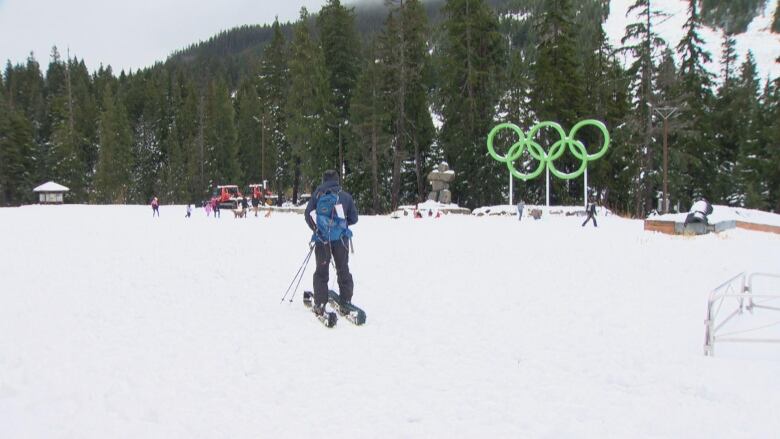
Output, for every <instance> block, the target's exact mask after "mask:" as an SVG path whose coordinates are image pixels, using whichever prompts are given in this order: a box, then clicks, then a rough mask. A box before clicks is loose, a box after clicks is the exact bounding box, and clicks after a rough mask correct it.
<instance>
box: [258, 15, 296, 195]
mask: <svg viewBox="0 0 780 439" xmlns="http://www.w3.org/2000/svg"><path fill="white" fill-rule="evenodd" d="M259 79H260V81H259V86H258V90H259V91H258V95H259V97H260V100H261V102H262V113H261V116H260V121H261V125H262V129H263V134H264V137H263V138H262V139H261V141H262V142H263V143H264V145H263V146H264V148H263V149H264V150H265V154H264V156H265V157H267V158H266V159H265V160H263V161H264V162H265V167H264V168H263V170H262V172H261V177H263V178H264V179H268V180H270V181H271V182H272V183H273V187H274V188H275V189H276V192H277V193H279V194H281V193H282V191H283V190H284V189H285V188H288V187H290V186H291V185H292V178H291V172H290V170H291V169H292V167H293V165H292V148H291V146H290V143H289V142H288V140H287V123H288V117H287V99H288V93H289V82H288V81H289V68H288V66H287V50H286V48H285V40H284V35H282V31H281V27H280V25H279V21H278V20H276V21H274V24H273V38H272V39H271V42H270V43H269V44H268V46H266V48H265V51H264V52H263V59H262V62H261V66H260V78H259Z"/></svg>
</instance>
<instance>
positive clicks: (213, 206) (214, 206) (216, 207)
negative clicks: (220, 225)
mask: <svg viewBox="0 0 780 439" xmlns="http://www.w3.org/2000/svg"><path fill="white" fill-rule="evenodd" d="M211 209H212V210H213V211H214V218H219V200H218V199H217V198H216V197H214V198H212V199H211Z"/></svg>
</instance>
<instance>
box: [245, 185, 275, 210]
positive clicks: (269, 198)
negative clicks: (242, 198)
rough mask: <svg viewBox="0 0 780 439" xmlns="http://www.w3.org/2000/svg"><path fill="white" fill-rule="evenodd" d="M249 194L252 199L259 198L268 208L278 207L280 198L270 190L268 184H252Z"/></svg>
mask: <svg viewBox="0 0 780 439" xmlns="http://www.w3.org/2000/svg"><path fill="white" fill-rule="evenodd" d="M247 193H249V194H250V196H251V197H252V198H255V197H257V198H259V199H260V202H261V203H262V204H265V205H268V206H274V205H276V199H277V198H278V197H277V196H276V195H274V193H273V192H271V190H270V189H268V185H267V183H266V182H264V183H262V184H261V183H257V184H250V185H249V189H248V190H247Z"/></svg>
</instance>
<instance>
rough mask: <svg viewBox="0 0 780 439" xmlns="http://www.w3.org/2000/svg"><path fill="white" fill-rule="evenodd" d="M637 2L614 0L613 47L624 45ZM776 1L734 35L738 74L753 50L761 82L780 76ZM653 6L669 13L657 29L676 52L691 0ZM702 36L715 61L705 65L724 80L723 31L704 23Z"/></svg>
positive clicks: (666, 0) (609, 27)
mask: <svg viewBox="0 0 780 439" xmlns="http://www.w3.org/2000/svg"><path fill="white" fill-rule="evenodd" d="M634 2H635V0H611V2H610V14H609V17H608V19H607V22H606V23H605V25H604V31H605V32H606V34H607V36H608V37H609V41H610V43H611V44H612V45H613V46H614V47H620V46H622V44H621V42H620V40H621V38H623V36H624V35H625V33H626V25H627V24H629V23H633V22H636V21H637V18H636V15H635V13H632V14H631V15H629V16H628V17H627V16H626V13H627V12H628V8H629V7H630V6H631V5H632V4H633V3H634ZM777 2H778V0H769V1H767V2H766V5H765V7H764V9H763V12H762V13H761V14H759V16H758V17H756V18H755V19H754V20H753V22H752V23H750V25H749V26H748V29H747V32H745V33H743V34H739V35H735V36H734V39H735V40H736V43H737V44H736V51H737V55H738V57H739V58H738V65H737V66H736V68H735V70H734V71H735V74H737V75H739V66H740V65H741V64H742V63H743V62H744V61H745V57H746V56H747V53H748V50H751V51H753V56H754V57H755V59H756V64H757V67H758V71H759V76H760V77H759V79H760V80H761V82H762V84H765V83H766V79H767V76H769V78H770V80H771V79H774V78H777V77H778V76H780V64H778V63H776V62H775V59H777V57H778V56H780V35H779V34H774V33H772V32H771V31H770V28H771V26H772V19H773V18H774V16H773V14H774V11H775V8H777ZM653 7H654V8H657V9H658V10H660V11H661V12H664V13H666V14H668V15H669V16H668V17H666V18H663V19H659V20H658V22H657V23H656V32H657V33H658V34H659V35H661V36H662V37H663V38H664V39H665V40H666V43H667V44H668V45H669V47H671V48H672V50H674V51H675V53H676V47H677V44H678V43H679V42H680V40H681V39H682V37H683V35H684V32H685V30H684V28H683V26H684V25H685V21H686V20H687V19H688V0H658V1H655V2H653ZM701 37H702V39H703V40H704V42H705V49H706V50H707V51H709V52H710V55H711V56H712V62H711V63H709V64H707V65H706V68H707V69H708V70H709V71H710V72H712V73H713V74H715V75H716V79H717V82H718V83H721V82H722V81H723V78H722V77H720V76H721V69H722V66H721V61H720V58H721V52H722V47H721V44H722V42H723V40H722V39H723V32H722V31H720V30H717V29H713V28H710V27H706V26H705V27H704V28H703V29H702V31H701ZM624 62H625V64H626V65H628V64H629V63H630V62H632V60H631V59H630V58H628V57H627V58H626V59H625V60H624ZM679 62H680V57H679V55H677V64H678V66H679Z"/></svg>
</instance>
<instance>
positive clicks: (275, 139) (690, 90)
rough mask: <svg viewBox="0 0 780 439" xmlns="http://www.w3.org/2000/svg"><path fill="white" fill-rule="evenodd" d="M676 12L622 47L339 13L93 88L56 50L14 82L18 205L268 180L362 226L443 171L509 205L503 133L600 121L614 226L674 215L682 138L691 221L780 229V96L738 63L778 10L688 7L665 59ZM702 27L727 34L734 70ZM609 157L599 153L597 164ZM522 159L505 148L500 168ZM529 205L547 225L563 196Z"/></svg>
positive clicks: (578, 185)
mask: <svg viewBox="0 0 780 439" xmlns="http://www.w3.org/2000/svg"><path fill="white" fill-rule="evenodd" d="M657 1H659V0H636V1H635V2H634V3H633V4H632V6H631V15H630V17H633V18H631V19H629V22H628V24H627V26H626V29H625V35H624V37H623V39H622V42H621V45H620V46H619V47H613V46H612V45H610V44H609V42H608V40H607V38H606V35H605V32H604V29H603V24H604V22H605V20H606V19H607V16H608V14H609V0H446V1H445V0H434V1H419V0H385V1H384V3H383V4H374V5H360V4H358V5H357V6H350V5H345V4H343V3H342V2H341V1H339V0H328V1H327V2H326V3H325V5H324V6H323V7H322V8H321V9H320V10H319V11H316V12H314V11H307V10H306V9H305V8H303V9H301V11H300V16H299V18H298V20H297V21H295V22H292V23H280V22H278V21H277V22H274V23H271V24H257V25H247V26H242V27H239V28H235V29H231V30H229V31H225V32H222V33H220V34H218V35H215V36H214V37H213V38H211V39H210V40H208V41H204V42H201V43H198V44H194V45H192V46H190V47H188V48H185V49H182V50H180V51H178V52H175V53H173V54H172V55H171V56H170V57H169V58H168V59H167V60H165V61H164V62H160V63H158V64H156V65H154V66H151V67H148V68H144V69H141V70H137V71H129V72H125V71H121V72H115V71H113V70H112V68H111V67H110V66H102V65H101V66H100V67H99V68H98V69H97V70H96V71H92V72H90V71H89V70H88V68H87V67H86V64H85V62H84V60H83V59H77V58H76V57H70V56H65V57H63V55H62V53H61V52H60V51H59V49H58V48H57V47H54V48H52V50H51V53H49V54H48V59H47V60H45V61H44V60H38V59H37V58H36V56H35V55H33V54H30V56H29V58H28V59H27V60H26V61H25V62H21V63H12V62H11V61H8V62H7V64H6V65H5V68H4V71H3V72H2V74H1V75H0V205H1V206H14V205H21V204H25V203H31V202H35V198H34V194H33V193H32V188H34V187H35V186H37V185H39V184H41V183H43V182H45V181H49V180H54V181H56V182H58V183H60V184H63V185H65V186H67V187H69V188H70V192H69V193H68V194H67V202H69V203H134V204H146V203H148V202H149V200H150V199H151V198H152V197H153V196H157V197H158V198H159V199H160V201H161V203H163V204H172V203H178V204H181V203H196V204H199V203H200V202H201V201H202V200H205V199H207V198H208V197H210V194H211V192H212V190H213V188H214V187H215V185H218V184H237V185H239V186H240V187H245V186H246V185H248V184H250V183H261V182H263V181H267V182H268V184H269V186H270V188H271V190H273V191H274V192H275V193H277V194H280V195H281V196H282V197H283V198H284V199H285V200H288V201H292V202H294V203H297V202H298V200H299V198H300V197H301V195H302V194H305V193H309V192H310V191H311V190H312V189H313V187H314V186H315V185H316V184H317V183H319V180H320V178H321V175H322V173H323V171H325V170H326V169H336V170H338V171H339V173H340V174H341V176H342V185H343V187H344V188H345V190H347V191H349V192H351V193H352V194H353V196H354V199H355V202H356V203H357V206H358V210H359V211H360V212H361V213H369V214H371V213H377V214H378V213H387V212H389V211H392V210H393V209H395V208H396V207H398V206H399V205H404V204H412V203H416V202H419V201H423V200H425V198H426V197H427V193H428V191H429V185H428V183H427V180H426V175H427V174H428V173H429V172H430V171H431V170H432V169H433V167H434V166H435V165H436V164H438V163H440V162H441V161H446V162H448V163H449V165H450V167H451V168H452V169H454V170H455V171H456V173H457V177H456V179H455V182H454V184H453V186H452V187H451V190H452V195H453V202H456V203H458V204H460V205H461V206H465V207H469V208H474V207H479V206H486V205H493V204H503V203H506V202H507V197H508V193H509V178H508V171H507V168H506V166H505V165H503V164H501V163H499V162H497V161H495V160H493V159H491V157H490V156H489V154H488V151H487V148H486V139H487V136H488V133H489V132H490V130H491V129H492V128H493V127H494V126H495V125H497V124H498V123H501V122H513V123H515V124H517V125H519V126H520V127H523V129H525V130H527V129H528V128H530V127H531V126H533V125H534V124H536V123H538V122H540V121H547V120H549V121H557V122H559V123H560V124H561V125H562V126H563V127H564V129H565V130H567V131H568V130H570V129H571V128H572V127H573V126H574V125H575V124H576V123H577V122H579V121H581V120H584V119H598V120H600V121H603V122H604V123H605V124H606V126H607V127H608V129H609V132H610V135H611V140H612V143H611V147H610V149H609V151H608V153H607V154H606V155H605V156H604V157H603V158H601V159H600V160H598V161H594V162H592V163H590V165H589V169H588V172H589V175H588V186H589V190H590V196H592V197H596V198H597V199H598V200H599V202H600V203H601V204H603V205H606V206H608V207H609V208H611V209H612V210H613V211H616V212H619V213H621V214H623V215H627V216H632V217H644V216H646V215H648V214H649V213H650V212H652V211H653V210H655V209H658V206H659V204H658V200H659V197H660V194H661V191H662V190H663V188H662V186H663V151H664V148H663V144H664V132H665V129H666V132H667V136H666V139H667V142H668V170H669V172H668V190H669V196H670V200H671V205H672V206H673V207H674V206H680V208H681V209H683V210H687V209H688V207H689V206H690V204H691V202H692V201H693V200H694V199H696V198H699V197H706V198H707V199H708V200H710V201H711V202H712V203H714V204H726V205H732V206H744V207H749V208H756V209H763V210H771V211H780V78H771V77H770V78H762V77H760V74H759V73H758V70H757V67H756V62H755V59H754V58H753V55H752V54H750V53H748V54H747V56H743V57H742V58H743V59H744V61H743V62H737V58H738V57H737V54H736V49H735V40H734V36H735V35H738V34H739V33H741V32H744V31H745V29H746V28H747V25H748V24H749V23H750V21H751V20H752V19H753V18H754V17H755V16H756V14H758V13H759V10H760V9H761V8H762V7H763V6H764V4H765V3H766V2H765V1H764V0H688V8H687V11H686V12H685V13H686V14H687V15H686V21H685V27H684V37H683V38H682V39H681V40H680V41H665V40H664V39H663V38H662V36H661V35H659V34H658V33H657V32H656V26H657V24H658V23H659V22H660V21H661V20H664V19H665V17H664V14H662V13H661V12H660V10H659V9H658V5H657V4H656V2H657ZM778 15H780V11H777V12H775V20H774V24H773V31H774V32H780V23H779V22H778V18H777V17H778ZM703 26H715V27H717V28H718V29H720V30H721V31H722V34H723V38H722V41H721V45H720V46H721V49H720V50H721V58H722V62H721V65H719V66H713V65H712V60H711V56H712V54H710V53H708V52H707V50H706V48H705V47H704V44H703V41H702V38H701V29H702V27H703ZM626 56H628V58H627V59H631V60H632V61H631V62H630V64H629V65H623V64H622V61H621V60H623V59H626ZM98 61H99V60H98ZM776 62H780V59H778V60H776ZM711 72H718V73H717V74H713V73H711ZM553 134H554V133H551V132H548V131H547V130H544V131H543V132H540V133H539V136H538V138H537V139H538V140H539V143H540V144H541V145H544V146H545V149H546V150H547V149H549V146H550V145H552V144H553V143H554V142H555V140H556V139H555V138H554V136H553ZM600 136H601V134H600V132H598V131H597V130H591V129H583V130H582V131H581V132H580V133H579V134H578V138H579V139H580V140H582V141H583V143H584V144H585V145H586V146H587V148H588V150H589V152H591V153H592V152H594V150H595V149H597V148H598V147H599V145H600V142H601V141H602V139H601V137H600ZM512 142H513V141H512V140H511V138H509V137H508V136H499V138H498V141H497V144H498V149H499V150H501V152H502V153H505V152H506V151H507V149H508V147H509V146H510V144H511V143H512ZM579 165H580V162H579V161H577V160H576V158H574V157H571V154H567V155H564V156H563V157H562V158H561V159H560V160H558V161H557V162H556V167H557V168H558V169H560V170H562V171H566V172H569V171H573V170H576V169H577V168H578V166H579ZM516 166H517V168H518V169H519V170H521V171H523V170H524V172H528V171H532V170H534V169H535V168H536V166H538V161H535V160H533V159H532V158H531V157H530V156H529V155H528V154H527V153H526V154H524V155H523V156H521V158H520V159H519V160H518V161H517V162H516ZM514 191H515V201H517V200H518V199H519V198H520V197H521V198H522V199H523V200H524V202H525V203H526V204H543V203H544V200H545V184H544V178H543V176H542V178H538V179H535V180H531V181H528V182H521V181H519V180H515V183H514ZM550 192H551V203H553V204H582V201H583V197H584V195H583V192H584V187H583V181H582V179H581V178H580V179H573V180H569V181H562V180H558V179H553V186H552V188H551V191H550Z"/></svg>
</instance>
